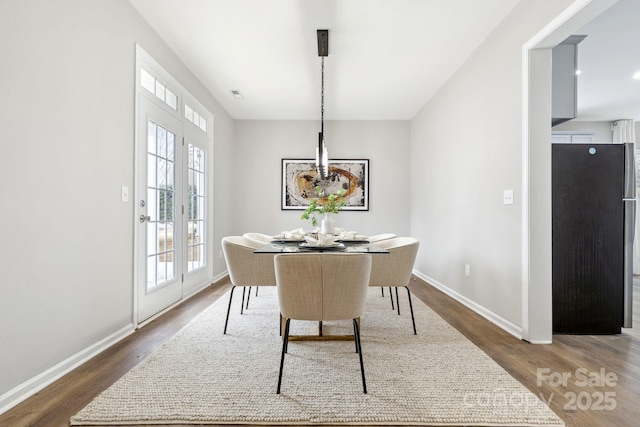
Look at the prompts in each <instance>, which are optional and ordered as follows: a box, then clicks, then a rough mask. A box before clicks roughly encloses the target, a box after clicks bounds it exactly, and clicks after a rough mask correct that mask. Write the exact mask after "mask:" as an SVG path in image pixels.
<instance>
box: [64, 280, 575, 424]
mask: <svg viewBox="0 0 640 427" xmlns="http://www.w3.org/2000/svg"><path fill="white" fill-rule="evenodd" d="M240 291H241V290H240ZM239 295H240V293H239V292H238V291H236V292H235V295H234V304H233V306H232V310H231V315H230V319H229V328H228V331H227V335H223V333H222V330H223V327H224V318H225V314H226V308H227V304H228V301H229V294H228V293H227V294H226V295H225V296H223V297H222V298H220V299H219V300H218V301H216V302H215V303H214V304H213V305H211V306H210V307H209V308H207V309H206V310H205V311H203V312H202V313H201V314H200V315H199V316H197V317H196V318H195V319H194V320H193V321H191V322H190V323H189V324H188V325H186V326H185V327H184V328H183V329H182V330H180V331H179V332H178V333H177V334H176V335H175V336H173V337H172V338H171V339H169V340H168V341H167V342H166V343H165V344H163V345H162V346H161V347H160V348H159V349H158V350H157V351H155V352H154V353H153V354H152V355H150V356H149V357H147V358H146V359H145V360H143V361H142V362H141V363H140V364H138V365H137V366H136V367H134V368H133V369H132V370H131V371H130V372H128V373H127V374H126V375H124V376H123V377H122V378H121V379H120V380H118V381H117V382H116V383H115V384H114V385H113V386H111V387H110V388H108V389H107V390H105V391H104V392H103V393H102V394H100V395H99V396H97V397H96V398H95V399H94V400H93V401H92V402H91V403H90V404H89V405H87V406H86V407H85V408H84V409H82V410H81V411H80V412H79V413H78V414H76V415H74V416H73V417H72V418H71V424H72V425H118V424H123V425H127V424H128V425H130V424H147V425H152V424H206V423H210V424H270V425H278V424H373V425H389V424H412V425H477V426H497V425H499V426H502V425H508V426H513V425H518V426H564V423H563V422H562V420H560V418H558V416H557V415H556V414H555V413H554V412H553V411H552V410H551V409H549V408H548V407H547V406H546V405H545V404H544V403H543V402H542V401H541V400H540V399H539V398H538V397H537V396H536V395H535V394H533V393H531V392H530V391H529V390H527V389H526V388H525V387H524V386H523V385H522V384H520V383H519V382H518V381H517V380H515V379H514V378H513V377H512V376H510V375H509V374H508V373H507V372H506V371H505V370H504V369H502V368H501V367H500V366H499V365H498V364H497V363H495V362H494V361H493V360H492V359H491V358H490V357H489V356H487V355H486V354H485V353H484V352H482V351H481V350H480V349H479V348H478V347H476V346H475V345H474V344H473V343H471V342H470V341H469V340H467V339H466V338H465V337H464V336H463V335H462V334H460V333H459V332H458V331H457V330H456V329H455V328H453V327H452V326H451V325H449V324H448V323H447V322H445V321H444V320H443V319H442V318H441V317H439V316H438V315H437V314H436V313H435V312H433V310H431V309H430V308H429V307H427V306H426V305H425V304H424V303H422V302H421V301H420V300H419V299H418V298H416V297H415V296H414V297H413V299H412V300H413V306H414V312H415V318H416V325H417V330H418V335H413V329H412V326H411V316H410V313H409V306H408V301H407V297H406V291H404V289H403V290H402V293H401V298H400V302H401V313H402V314H401V315H400V316H399V315H398V314H397V312H395V311H392V310H391V304H390V301H389V297H388V292H385V297H382V296H381V293H380V289H379V288H372V289H370V290H369V296H368V300H367V307H366V312H365V313H364V315H363V316H362V318H361V324H362V327H361V330H362V332H361V334H362V349H363V356H364V366H365V373H366V378H367V388H368V394H364V393H363V392H362V380H361V376H360V364H359V360H358V355H357V354H356V353H355V345H354V343H353V341H321V342H318V341H290V343H289V353H288V354H287V356H286V358H285V364H284V373H283V380H282V392H281V394H280V395H277V394H276V384H277V379H278V369H279V364H280V351H281V348H282V341H281V338H280V336H279V314H278V313H279V310H278V300H277V295H276V290H275V288H268V287H266V288H265V287H262V288H260V290H259V294H258V296H257V297H256V296H255V295H252V297H251V302H250V305H249V309H248V310H245V312H244V314H242V315H240V297H239ZM317 328H318V325H317V323H315V322H300V321H292V322H291V334H314V333H317ZM352 332H353V328H352V324H351V322H350V321H345V322H325V324H324V333H325V334H344V333H347V334H351V333H352ZM514 339H515V338H514Z"/></svg>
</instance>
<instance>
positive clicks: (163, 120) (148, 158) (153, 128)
mask: <svg viewBox="0 0 640 427" xmlns="http://www.w3.org/2000/svg"><path fill="white" fill-rule="evenodd" d="M139 107H140V115H139V120H140V123H139V126H138V132H140V135H139V138H138V141H139V143H138V165H137V169H138V172H137V173H138V188H137V192H136V194H137V195H138V200H137V204H138V207H137V209H138V213H137V215H138V216H137V218H138V235H137V239H138V245H137V247H138V250H137V252H138V253H137V260H136V263H137V284H136V287H137V292H138V298H137V301H138V322H139V323H140V322H142V321H144V320H145V319H148V318H149V317H151V316H153V315H154V314H156V313H158V312H159V311H161V310H162V309H164V308H166V307H168V306H169V305H171V304H173V303H175V302H177V301H179V300H180V299H181V298H182V294H183V285H182V281H183V274H184V271H183V269H184V266H183V264H184V263H183V257H184V250H183V248H182V246H183V245H182V244H181V242H183V228H184V227H182V223H183V220H182V205H183V200H182V198H183V193H184V192H183V191H182V186H183V183H182V169H183V147H182V141H183V137H182V123H181V122H180V120H179V119H177V118H176V117H174V116H172V115H171V114H169V113H167V112H165V111H164V110H163V109H162V108H160V107H158V106H157V105H155V104H154V103H152V102H150V101H149V100H147V99H146V98H145V97H140V105H139Z"/></svg>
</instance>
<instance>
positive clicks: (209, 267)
mask: <svg viewBox="0 0 640 427" xmlns="http://www.w3.org/2000/svg"><path fill="white" fill-rule="evenodd" d="M135 50H136V55H135V85H134V86H135V87H134V92H135V100H134V144H133V145H134V156H133V157H134V172H133V174H134V177H133V178H134V187H133V188H134V192H133V193H134V195H133V198H132V200H135V201H136V202H135V203H136V205H135V206H134V209H133V210H132V211H133V219H132V220H133V222H134V227H133V229H134V236H133V256H134V259H133V276H132V290H131V291H132V296H133V304H132V310H131V321H132V323H133V325H134V327H135V328H136V329H139V328H141V327H142V326H144V325H146V324H148V323H149V322H151V321H152V320H153V319H155V318H157V317H158V316H160V315H162V314H163V313H165V312H167V311H168V310H170V309H172V308H173V307H175V306H176V305H178V304H180V303H181V302H183V301H184V300H185V299H187V298H190V297H191V296H193V295H195V294H196V293H198V292H200V291H201V290H203V289H204V288H206V287H207V286H208V285H210V284H211V282H212V278H213V257H212V255H211V254H212V253H213V247H214V246H213V235H214V233H213V226H214V221H213V211H214V209H213V203H212V201H213V175H214V169H213V164H214V162H213V158H214V156H213V129H214V117H213V114H212V113H211V112H209V110H208V109H207V108H206V107H204V105H202V104H201V103H200V102H199V101H198V100H196V98H195V97H193V96H192V95H191V94H190V93H189V91H188V90H186V89H185V88H184V87H183V86H182V85H181V84H180V83H179V82H178V81H177V80H176V79H175V78H174V77H173V76H171V74H169V73H168V72H167V71H166V70H165V69H164V68H163V67H162V66H161V65H160V64H159V63H158V62H157V61H155V60H154V59H153V58H152V57H151V56H150V55H149V54H148V53H147V52H146V51H145V50H144V49H143V48H142V46H140V45H139V44H137V43H136V45H135ZM143 65H144V67H145V69H147V70H150V71H153V73H154V74H156V75H157V76H159V77H160V78H161V79H162V80H164V81H166V82H170V83H171V85H172V90H175V91H176V95H177V97H178V100H177V109H176V110H175V111H172V110H171V109H170V108H169V107H168V106H163V105H162V103H160V104H159V105H160V107H161V108H164V109H165V110H167V111H169V112H170V113H171V114H174V115H175V116H176V117H177V118H178V119H180V120H181V121H182V123H183V126H182V141H181V142H180V149H182V143H183V141H189V140H191V141H195V142H196V145H198V146H199V147H200V148H202V149H205V150H206V153H207V161H206V168H207V169H206V186H207V189H206V200H207V209H206V210H207V213H206V221H207V231H206V253H207V256H206V265H205V266H204V267H202V268H201V269H198V270H196V271H195V272H194V273H193V274H187V271H186V257H185V258H184V259H183V261H182V263H183V265H184V266H185V271H184V274H185V281H184V282H183V284H182V287H183V289H182V298H181V299H180V300H178V301H177V302H175V303H174V304H172V305H170V306H168V307H166V308H164V309H163V310H161V311H159V312H158V313H156V314H154V315H153V316H151V317H150V318H148V319H146V320H144V321H141V322H139V321H138V316H139V310H138V305H139V301H138V299H139V298H138V281H137V277H138V275H139V273H140V272H139V266H138V262H137V258H136V257H137V254H138V251H139V249H140V245H141V244H146V242H140V241H139V238H138V236H139V229H138V227H139V226H140V222H139V213H138V201H139V200H140V199H141V195H140V194H138V188H139V185H140V183H139V177H138V169H137V165H138V164H139V162H140V150H139V144H140V143H141V141H139V139H140V137H139V135H140V132H139V127H140V125H141V124H140V121H141V119H142V118H141V117H140V97H141V96H146V95H147V94H146V93H145V91H146V89H143V88H142V86H141V76H140V69H141V67H142V66H143ZM143 94H144V95H143ZM185 103H188V104H189V106H190V107H191V108H197V109H198V112H199V113H200V119H201V120H204V121H205V123H206V125H205V128H206V129H203V128H202V126H200V127H198V126H196V125H195V124H193V123H192V122H190V121H189V120H187V119H185V110H184V105H185ZM186 143H187V142H185V144H186ZM183 172H184V171H183ZM183 176H184V174H183ZM144 197H146V196H144ZM184 240H185V247H186V239H184Z"/></svg>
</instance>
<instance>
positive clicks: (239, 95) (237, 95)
mask: <svg viewBox="0 0 640 427" xmlns="http://www.w3.org/2000/svg"><path fill="white" fill-rule="evenodd" d="M231 95H233V97H234V98H235V99H244V96H242V94H241V93H240V91H239V90H232V91H231Z"/></svg>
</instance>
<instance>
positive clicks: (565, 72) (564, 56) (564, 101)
mask: <svg viewBox="0 0 640 427" xmlns="http://www.w3.org/2000/svg"><path fill="white" fill-rule="evenodd" d="M585 37H587V36H583V35H574V36H570V37H569V38H567V39H566V40H565V41H563V42H562V43H560V44H559V45H558V46H556V47H554V48H553V54H552V59H551V61H552V62H551V73H552V80H551V85H552V86H551V102H552V104H551V117H552V119H551V125H552V126H555V125H557V124H560V123H562V122H566V121H567V120H571V119H575V118H576V116H577V93H578V81H577V78H576V70H577V68H578V67H577V65H578V43H580V42H581V41H582V40H584V38H585Z"/></svg>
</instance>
